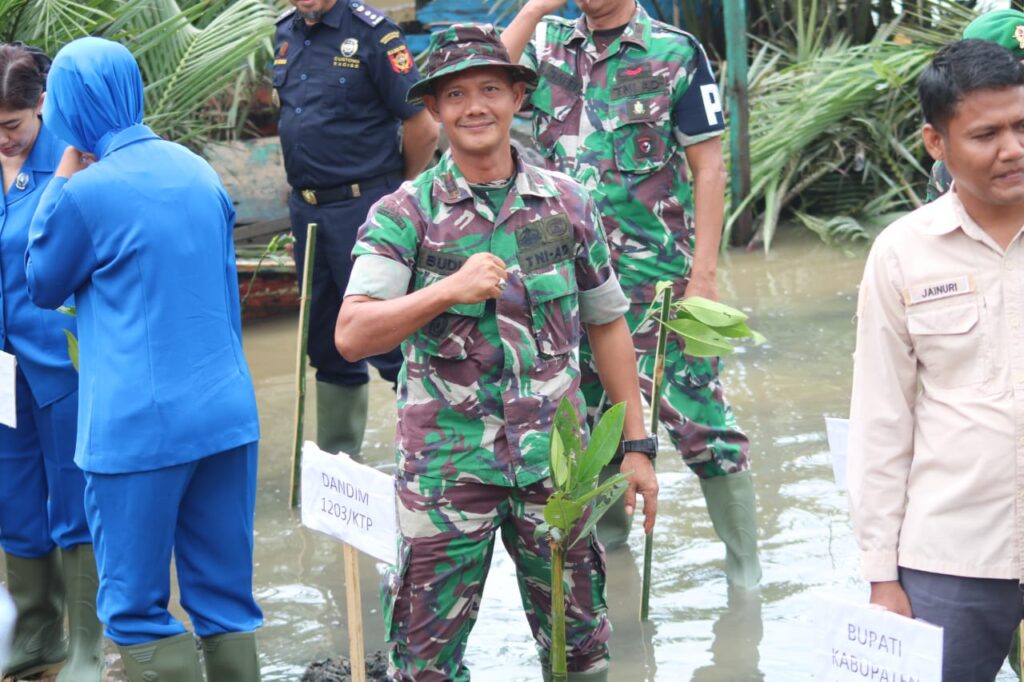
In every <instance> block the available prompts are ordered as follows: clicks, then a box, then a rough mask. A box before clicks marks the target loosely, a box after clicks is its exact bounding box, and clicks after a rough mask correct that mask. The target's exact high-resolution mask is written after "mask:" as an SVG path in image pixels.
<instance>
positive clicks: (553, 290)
mask: <svg viewBox="0 0 1024 682" xmlns="http://www.w3.org/2000/svg"><path fill="white" fill-rule="evenodd" d="M523 284H524V285H525V286H526V291H527V294H528V296H529V297H530V305H533V306H538V305H541V304H542V303H547V302H548V301H554V300H555V299H558V298H562V297H563V296H568V295H570V294H575V293H576V291H577V286H576V277H575V269H574V268H571V267H562V266H561V265H559V266H558V267H556V268H555V269H554V270H552V271H550V272H539V273H534V274H530V275H525V276H524V277H523Z"/></svg>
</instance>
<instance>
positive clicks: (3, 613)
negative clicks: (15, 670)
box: [0, 587, 17, 670]
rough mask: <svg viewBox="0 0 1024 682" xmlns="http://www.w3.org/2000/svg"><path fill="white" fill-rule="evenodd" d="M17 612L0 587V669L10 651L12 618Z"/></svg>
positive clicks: (12, 630)
mask: <svg viewBox="0 0 1024 682" xmlns="http://www.w3.org/2000/svg"><path fill="white" fill-rule="evenodd" d="M16 615H17V612H16V611H15V609H14V602H13V601H11V598H10V597H8V596H7V592H6V591H4V588H3V587H0V670H2V669H4V668H6V667H7V657H8V656H9V655H10V653H11V641H12V640H13V639H14V619H15V616H16Z"/></svg>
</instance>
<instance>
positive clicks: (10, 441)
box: [0, 43, 103, 682]
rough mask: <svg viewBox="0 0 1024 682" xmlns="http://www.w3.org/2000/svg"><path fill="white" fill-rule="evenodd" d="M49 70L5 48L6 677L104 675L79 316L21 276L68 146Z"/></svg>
mask: <svg viewBox="0 0 1024 682" xmlns="http://www.w3.org/2000/svg"><path fill="white" fill-rule="evenodd" d="M48 66H49V59H48V58H47V57H46V56H45V55H44V54H42V53H41V52H39V51H37V50H35V49H32V48H27V47H25V46H23V45H21V44H17V43H16V44H11V45H3V44H0V165H2V170H3V192H4V193H3V202H2V203H0V284H2V287H3V289H2V291H0V301H2V309H0V344H2V350H3V351H4V352H5V353H10V354H12V355H14V357H15V360H16V362H17V369H16V378H15V386H16V388H15V394H16V397H15V403H16V405H17V428H10V427H7V426H3V425H0V546H2V547H3V550H4V554H5V556H6V563H7V587H8V589H9V590H10V593H11V596H12V597H13V598H14V602H15V604H16V605H17V610H18V620H17V625H16V629H15V640H14V647H13V650H12V652H11V657H10V660H9V661H8V663H7V666H6V668H5V669H4V671H3V674H4V676H5V677H6V676H8V675H11V676H15V677H19V678H20V677H22V676H25V675H29V674H31V673H33V672H38V671H42V670H47V669H49V668H51V667H53V666H55V665H57V664H59V663H60V662H62V661H64V660H65V659H66V658H70V660H68V662H67V665H65V666H64V669H63V670H62V671H61V673H60V675H59V676H58V678H57V679H58V680H61V681H64V680H73V681H74V682H79V681H81V682H99V680H100V678H101V675H102V672H103V656H102V631H101V628H100V625H99V622H98V621H97V619H96V562H95V560H94V558H93V551H92V539H91V538H90V536H89V528H88V525H87V523H86V516H85V506H84V502H83V491H84V489H85V479H84V478H83V476H82V471H81V470H80V469H79V468H78V467H76V466H75V464H74V461H73V459H74V454H75V422H76V413H77V406H78V373H77V372H76V371H75V368H74V367H72V365H71V361H70V359H69V357H68V345H67V339H66V338H65V334H64V332H65V330H67V331H72V332H73V331H74V320H73V319H72V318H71V317H69V316H67V315H64V314H62V313H59V312H55V311H52V310H44V309H42V308H39V307H37V306H36V305H34V304H33V303H32V302H31V301H30V300H29V297H28V288H27V285H26V281H25V248H26V244H27V242H28V229H29V224H30V223H31V221H32V214H33V213H34V212H35V209H36V206H37V204H38V203H39V199H40V197H41V196H42V193H43V190H44V188H45V187H46V185H47V183H49V181H50V178H51V177H53V173H54V169H56V168H57V164H58V162H59V161H60V158H61V155H62V153H63V151H64V148H65V146H66V145H64V144H63V143H61V142H59V141H58V140H57V138H56V137H54V136H53V135H52V134H51V133H50V132H49V131H48V130H47V129H46V128H45V127H44V126H43V125H42V122H41V121H40V118H39V116H40V112H41V110H42V106H43V98H44V95H43V90H44V87H45V84H46V71H47V68H48ZM62 563H63V574H64V577H63V579H62V577H61V564H62ZM65 595H66V603H67V610H68V615H69V622H70V626H71V647H70V652H69V650H68V645H67V642H66V640H65V638H64V610H65ZM69 653H70V657H69Z"/></svg>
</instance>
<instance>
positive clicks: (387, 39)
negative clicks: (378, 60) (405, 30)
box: [380, 31, 402, 45]
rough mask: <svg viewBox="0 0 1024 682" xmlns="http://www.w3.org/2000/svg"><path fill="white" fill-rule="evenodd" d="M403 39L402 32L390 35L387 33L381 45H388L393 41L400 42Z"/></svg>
mask: <svg viewBox="0 0 1024 682" xmlns="http://www.w3.org/2000/svg"><path fill="white" fill-rule="evenodd" d="M401 37H402V34H401V32H399V31H391V32H390V33H385V34H384V35H382V36H381V37H380V44H381V45H387V44H388V43H390V42H392V41H395V40H398V39H399V38H401Z"/></svg>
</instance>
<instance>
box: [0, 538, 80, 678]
mask: <svg viewBox="0 0 1024 682" xmlns="http://www.w3.org/2000/svg"><path fill="white" fill-rule="evenodd" d="M7 590H8V592H10V593H11V599H13V600H14V606H15V607H16V608H17V610H18V620H17V622H16V624H15V626H14V643H13V645H12V646H11V656H10V658H9V659H8V661H7V667H6V668H4V671H3V677H19V678H20V677H28V676H29V675H34V674H36V673H40V672H49V671H52V670H54V669H56V667H57V666H58V665H59V664H61V663H63V662H64V659H66V658H67V655H68V647H67V640H65V639H64V580H63V578H62V577H61V566H60V555H59V554H58V553H57V550H54V551H52V552H50V553H49V554H47V555H46V556H44V557H40V558H38V559H22V558H21V557H16V556H14V555H12V554H8V555H7Z"/></svg>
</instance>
